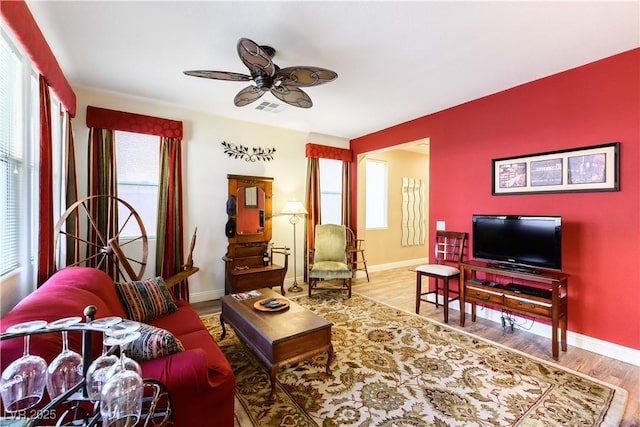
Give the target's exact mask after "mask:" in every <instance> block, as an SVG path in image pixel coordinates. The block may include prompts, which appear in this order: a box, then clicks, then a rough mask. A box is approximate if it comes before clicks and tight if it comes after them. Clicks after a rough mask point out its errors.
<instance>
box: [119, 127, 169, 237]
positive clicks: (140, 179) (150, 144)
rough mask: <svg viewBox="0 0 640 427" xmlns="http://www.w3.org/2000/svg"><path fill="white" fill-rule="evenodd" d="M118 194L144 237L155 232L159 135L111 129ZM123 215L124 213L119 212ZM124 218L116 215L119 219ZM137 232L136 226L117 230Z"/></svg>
mask: <svg viewBox="0 0 640 427" xmlns="http://www.w3.org/2000/svg"><path fill="white" fill-rule="evenodd" d="M114 135H115V136H114V138H115V141H116V165H117V171H116V173H117V174H118V176H117V181H118V197H119V198H120V199H122V200H124V201H125V202H127V203H129V204H130V205H131V206H132V207H133V209H135V211H136V212H137V213H138V215H140V218H141V219H142V223H143V224H144V228H145V230H146V233H147V237H149V238H154V237H155V235H156V222H157V218H158V179H159V171H160V137H159V136H155V135H144V134H140V133H132V132H122V131H115V132H114ZM121 214H123V215H124V213H121ZM125 219H126V218H125V217H123V218H120V221H121V222H122V221H123V220H125ZM121 235H122V237H123V238H125V239H126V238H127V236H129V237H131V236H136V237H137V236H139V235H140V234H139V231H138V228H137V227H136V228H135V230H131V231H130V232H129V233H127V227H125V228H124V230H123V233H122V234H121Z"/></svg>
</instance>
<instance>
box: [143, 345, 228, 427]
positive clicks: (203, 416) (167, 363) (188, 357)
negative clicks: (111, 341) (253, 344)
mask: <svg viewBox="0 0 640 427" xmlns="http://www.w3.org/2000/svg"><path fill="white" fill-rule="evenodd" d="M140 365H141V367H142V376H143V377H144V378H154V379H157V380H159V381H161V382H162V383H164V385H165V386H166V387H167V389H168V390H169V393H170V395H171V400H172V406H173V408H174V416H175V425H176V426H192V425H202V423H203V422H204V421H206V420H213V419H215V420H217V421H218V420H219V421H220V425H221V426H232V425H233V422H234V421H233V420H234V402H235V378H234V376H233V371H232V370H231V369H230V368H229V369H228V370H227V369H222V370H221V369H219V368H213V367H209V366H207V360H206V357H205V352H204V350H202V349H199V348H195V349H190V350H186V351H183V352H180V353H174V354H171V355H169V356H165V357H160V358H157V359H153V360H146V361H144V362H142V363H141V364H140ZM187 408H188V409H187Z"/></svg>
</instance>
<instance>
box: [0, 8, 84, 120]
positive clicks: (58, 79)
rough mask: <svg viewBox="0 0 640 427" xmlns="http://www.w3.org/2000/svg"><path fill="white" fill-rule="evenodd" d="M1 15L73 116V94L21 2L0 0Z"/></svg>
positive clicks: (74, 99) (74, 105)
mask: <svg viewBox="0 0 640 427" xmlns="http://www.w3.org/2000/svg"><path fill="white" fill-rule="evenodd" d="M0 16H2V18H3V19H4V21H5V22H6V23H7V26H8V27H9V28H11V31H12V32H13V34H14V35H15V37H16V39H18V41H19V42H20V44H21V45H22V47H23V48H24V50H25V52H26V53H27V55H29V58H31V61H33V63H34V64H35V66H36V67H37V68H38V70H39V71H40V74H41V75H42V76H44V78H45V79H46V80H47V82H48V84H49V86H50V87H51V90H53V92H54V93H55V94H56V95H57V97H58V99H59V100H60V102H61V103H62V105H64V108H65V109H66V110H67V111H68V112H69V115H71V117H74V116H75V115H76V94H75V93H74V92H73V89H71V85H70V84H69V82H68V81H67V79H66V77H65V76H64V73H63V72H62V69H61V68H60V65H59V64H58V61H57V60H56V57H55V56H54V55H53V52H51V48H50V47H49V44H48V43H47V41H46V40H45V38H44V35H42V31H40V28H39V27H38V24H37V23H36V21H35V19H33V15H31V11H30V10H29V7H28V6H27V4H26V3H25V2H24V1H23V0H11V1H0Z"/></svg>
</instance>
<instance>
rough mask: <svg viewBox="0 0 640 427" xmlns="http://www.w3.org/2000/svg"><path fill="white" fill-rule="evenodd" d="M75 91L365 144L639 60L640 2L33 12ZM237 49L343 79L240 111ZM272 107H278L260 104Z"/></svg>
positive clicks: (50, 6) (87, 5)
mask: <svg viewBox="0 0 640 427" xmlns="http://www.w3.org/2000/svg"><path fill="white" fill-rule="evenodd" d="M27 3H28V6H29V8H30V10H31V12H32V13H33V15H34V17H35V19H36V21H37V22H38V25H39V26H40V28H41V30H42V32H43V33H44V36H45V38H46V39H47V40H48V42H49V44H50V46H51V49H52V50H53V53H54V54H55V56H56V57H57V59H58V62H59V63H60V66H61V67H62V69H63V71H64V73H65V75H66V76H67V79H68V80H69V82H70V83H71V84H72V85H73V86H81V87H91V88H95V89H100V90H105V91H110V92H118V93H122V94H127V95H130V96H134V97H141V98H147V99H152V100H156V101H159V102H162V103H168V104H172V105H180V106H184V107H188V108H191V109H195V110H202V111H207V112H210V113H212V114H216V115H220V116H226V117H231V118H235V119H240V120H246V121H250V122H257V123H263V124H267V125H272V126H278V127H284V128H291V129H296V130H301V131H306V132H314V133H321V134H325V135H331V136H337V137H343V138H349V139H351V138H355V137H359V136H362V135H365V134H368V133H371V132H375V131H377V130H380V129H384V128H386V127H389V126H392V125H395V124H399V123H402V122H405V121H407V120H411V119H414V118H417V117H420V116H423V115H426V114H430V113H433V112H436V111H440V110H443V109H446V108H448V107H452V106H455V105H458V104H461V103H464V102H466V101H470V100H472V99H476V98H479V97H482V96H485V95H489V94H492V93H495V92H499V91H501V90H504V89H508V88H511V87H514V86H517V85H519V84H522V83H525V82H529V81H532V80H535V79H538V78H541V77H544V76H548V75H550V74H554V73H557V72H560V71H564V70H567V69H570V68H573V67H577V66H580V65H583V64H586V63H589V62H592V61H595V60H598V59H602V58H605V57H607V56H611V55H613V54H616V53H620V52H623V51H626V50H629V49H633V48H636V47H638V46H640V30H639V27H640V13H639V5H640V1H637V0H636V1H626V2H613V1H601V2H598V1H587V2H577V1H568V2H555V1H545V2H542V1H537V2H479V1H475V2H454V1H446V2H417V1H408V2H400V1H389V2H386V1H368V2H364V1H358V2H344V1H331V2H326V1H321V2H314V1H285V2H274V1H259V2H246V1H235V2H219V1H208V2H205V1H200V2H186V1H142V2H133V1H28V2H27ZM241 37H248V38H250V39H252V40H254V41H255V42H256V43H258V44H261V45H269V46H272V47H274V48H275V49H276V50H277V53H276V56H275V58H274V62H275V63H276V64H278V65H279V66H280V67H282V68H284V67H288V66H293V65H311V66H320V67H324V68H329V69H331V70H334V71H336V72H337V73H338V79H337V80H335V81H334V82H331V83H328V84H325V85H322V86H318V87H311V88H307V89H305V91H306V92H307V93H308V94H309V95H310V96H311V99H312V100H313V102H314V106H313V107H312V108H310V109H300V108H296V107H287V108H286V109H285V110H284V111H282V112H280V113H277V114H275V113H268V112H260V111H257V110H256V109H255V106H257V105H258V104H259V102H255V103H254V104H250V105H248V106H245V107H240V108H239V107H235V106H234V105H233V98H234V96H235V94H236V93H237V92H239V91H240V90H241V89H242V88H244V87H245V86H246V85H247V83H246V82H231V81H218V80H209V79H202V78H195V77H188V76H185V75H184V74H183V73H182V71H184V70H193V69H209V70H221V71H233V72H238V73H243V74H245V73H248V70H247V69H246V67H245V66H244V65H243V64H242V62H241V61H240V59H239V58H238V55H237V53H236V44H237V42H238V39H239V38H241ZM263 100H264V101H272V102H276V101H277V99H276V98H275V97H273V96H272V95H271V94H269V93H268V94H265V95H264V96H263V97H262V98H261V99H260V101H263Z"/></svg>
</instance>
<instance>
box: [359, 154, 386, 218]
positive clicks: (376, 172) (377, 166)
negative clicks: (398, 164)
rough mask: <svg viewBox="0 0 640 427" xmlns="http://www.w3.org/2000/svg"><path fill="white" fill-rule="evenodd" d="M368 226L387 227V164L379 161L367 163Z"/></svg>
mask: <svg viewBox="0 0 640 427" xmlns="http://www.w3.org/2000/svg"><path fill="white" fill-rule="evenodd" d="M366 187H367V188H366V191H365V194H366V204H365V205H366V208H365V209H366V221H365V222H366V226H367V228H386V227H387V187H388V185H387V164H386V163H385V162H381V161H378V160H367V161H366Z"/></svg>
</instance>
